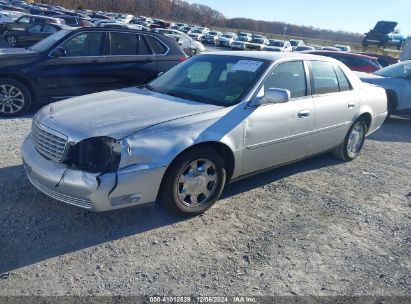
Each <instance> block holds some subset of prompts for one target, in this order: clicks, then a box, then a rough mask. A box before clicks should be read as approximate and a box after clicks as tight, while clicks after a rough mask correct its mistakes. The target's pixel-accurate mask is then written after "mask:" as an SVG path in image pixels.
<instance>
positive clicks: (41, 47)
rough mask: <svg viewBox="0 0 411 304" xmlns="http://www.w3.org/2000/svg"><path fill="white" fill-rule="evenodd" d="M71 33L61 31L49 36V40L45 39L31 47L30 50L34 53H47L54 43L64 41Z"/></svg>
mask: <svg viewBox="0 0 411 304" xmlns="http://www.w3.org/2000/svg"><path fill="white" fill-rule="evenodd" d="M70 33H71V31H70V30H61V31H59V32H57V33H55V34H53V35H50V36H48V37H47V38H44V39H43V40H41V41H40V42H38V43H36V44H35V45H33V46H32V47H30V48H29V50H30V51H34V52H44V51H47V50H48V49H49V48H50V47H51V46H52V45H53V44H54V43H56V42H57V41H59V40H60V39H62V38H63V37H65V36H67V35H68V34H70Z"/></svg>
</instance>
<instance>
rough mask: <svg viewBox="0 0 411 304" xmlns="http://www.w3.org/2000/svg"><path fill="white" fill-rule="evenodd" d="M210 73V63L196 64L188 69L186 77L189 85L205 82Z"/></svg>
mask: <svg viewBox="0 0 411 304" xmlns="http://www.w3.org/2000/svg"><path fill="white" fill-rule="evenodd" d="M210 73H211V63H210V62H201V61H200V62H197V63H195V64H193V65H192V66H191V67H190V68H189V69H188V77H189V78H190V82H191V83H204V82H207V80H208V77H209V76H210Z"/></svg>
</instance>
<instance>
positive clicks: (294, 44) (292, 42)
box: [290, 40, 300, 46]
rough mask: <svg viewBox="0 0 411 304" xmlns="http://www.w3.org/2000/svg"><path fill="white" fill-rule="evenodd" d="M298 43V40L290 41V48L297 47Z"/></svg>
mask: <svg viewBox="0 0 411 304" xmlns="http://www.w3.org/2000/svg"><path fill="white" fill-rule="evenodd" d="M299 42H300V41H298V40H290V43H291V45H292V46H297V45H298V43H299Z"/></svg>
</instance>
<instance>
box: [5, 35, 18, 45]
mask: <svg viewBox="0 0 411 304" xmlns="http://www.w3.org/2000/svg"><path fill="white" fill-rule="evenodd" d="M6 41H7V44H8V45H9V46H10V47H18V46H19V41H18V39H17V37H16V36H14V35H8V36H7V37H6Z"/></svg>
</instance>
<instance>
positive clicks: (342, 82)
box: [335, 66, 351, 91]
mask: <svg viewBox="0 0 411 304" xmlns="http://www.w3.org/2000/svg"><path fill="white" fill-rule="evenodd" d="M335 73H336V74H337V78H338V85H339V87H340V91H349V90H351V85H350V82H349V81H348V79H347V76H345V73H344V72H343V71H342V70H341V68H340V67H339V66H336V67H335Z"/></svg>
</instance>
